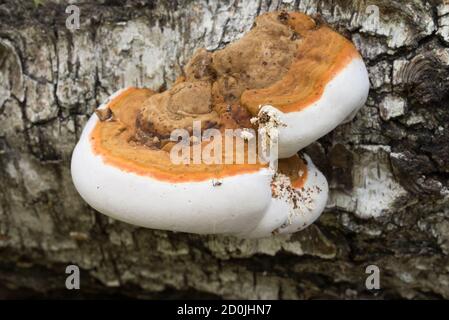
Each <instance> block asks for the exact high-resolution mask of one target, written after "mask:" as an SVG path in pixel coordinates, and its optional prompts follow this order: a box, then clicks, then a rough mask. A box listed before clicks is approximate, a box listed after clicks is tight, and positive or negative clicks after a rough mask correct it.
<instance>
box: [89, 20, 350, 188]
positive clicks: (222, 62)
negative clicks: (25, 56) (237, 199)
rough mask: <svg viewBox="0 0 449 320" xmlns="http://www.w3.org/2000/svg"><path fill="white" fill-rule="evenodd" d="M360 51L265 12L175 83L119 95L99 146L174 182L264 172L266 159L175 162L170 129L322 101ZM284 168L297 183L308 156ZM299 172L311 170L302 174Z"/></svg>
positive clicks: (312, 25)
mask: <svg viewBox="0 0 449 320" xmlns="http://www.w3.org/2000/svg"><path fill="white" fill-rule="evenodd" d="M356 55H358V53H357V51H356V49H355V48H354V46H353V45H352V44H351V42H349V41H348V40H346V39H345V38H344V37H342V36H341V35H339V34H338V33H336V32H334V31H333V30H331V29H330V28H328V27H327V26H324V25H320V24H317V23H316V22H315V21H314V20H313V19H312V18H310V17H308V16H306V15H304V14H300V13H289V14H287V13H269V14H264V15H262V16H259V17H258V18H257V19H256V22H255V24H254V26H253V28H252V29H251V30H250V31H249V32H248V33H247V34H246V35H245V36H244V37H242V38H241V39H240V40H238V41H236V42H234V43H232V44H230V45H229V46H227V47H226V48H224V49H222V50H218V51H215V52H208V51H206V50H204V49H200V50H198V51H197V52H196V53H195V54H194V56H193V57H192V59H191V60H190V61H189V63H188V64H187V66H186V67H185V74H184V76H183V77H181V78H179V79H178V80H177V82H176V83H175V85H174V86H173V87H172V88H171V89H169V90H167V91H165V92H162V93H155V92H152V91H151V90H148V89H136V88H132V89H128V90H126V91H125V92H123V93H121V94H120V95H119V96H118V97H116V98H114V99H113V101H112V102H111V103H110V104H109V105H108V107H109V108H110V109H111V111H112V114H111V115H110V119H108V120H106V121H100V122H98V124H97V125H96V127H95V129H94V131H93V133H92V135H91V139H92V145H93V147H94V150H95V152H96V153H97V154H101V155H102V156H103V158H104V160H105V161H106V162H109V163H111V164H113V165H114V166H117V167H120V168H121V169H124V170H128V171H131V172H135V173H137V174H142V175H150V176H154V177H156V178H158V179H162V180H166V181H201V180H205V179H210V178H221V177H225V176H231V175H235V174H242V173H245V172H254V171H257V170H259V169H260V168H262V167H264V166H265V165H262V164H260V163H256V164H235V163H234V164H224V161H223V164H209V165H206V164H195V165H186V164H183V165H175V164H172V162H171V161H170V150H171V148H172V147H173V145H174V144H175V143H174V142H172V141H170V140H169V138H170V133H171V132H172V131H173V130H175V129H180V128H183V129H186V130H188V131H189V133H190V134H192V123H193V121H201V128H202V130H204V129H209V128H215V129H218V130H220V131H221V132H224V130H225V129H227V128H229V129H237V128H251V127H252V124H251V122H250V119H251V117H253V116H257V115H258V112H259V106H260V105H264V104H271V105H274V106H276V108H278V109H279V110H281V111H283V112H292V111H299V110H301V109H303V108H304V107H306V106H307V105H309V104H311V103H313V102H314V101H315V100H317V99H319V98H320V96H321V95H322V94H323V90H324V87H325V86H326V84H327V83H328V82H329V81H330V80H332V78H333V77H334V76H335V75H336V74H337V73H338V71H339V70H341V69H342V68H343V67H345V65H346V64H348V63H349V62H350V60H351V59H352V58H353V57H355V56H356ZM106 113H108V112H106ZM254 129H257V128H254ZM201 143H202V144H203V145H205V144H207V143H208V142H201ZM289 168H290V169H289ZM291 168H295V170H291ZM296 169H299V170H296ZM280 170H281V172H284V173H285V174H288V175H289V176H290V177H291V180H292V182H293V183H294V184H295V185H296V186H300V185H301V183H302V181H304V180H305V177H306V175H307V174H306V165H305V162H304V161H303V160H302V159H300V158H299V157H297V156H295V157H292V158H290V159H285V160H280ZM298 171H302V172H304V173H305V174H303V175H302V176H301V177H299V176H298V174H297V172H298Z"/></svg>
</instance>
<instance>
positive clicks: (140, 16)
mask: <svg viewBox="0 0 449 320" xmlns="http://www.w3.org/2000/svg"><path fill="white" fill-rule="evenodd" d="M285 2H287V1H285ZM40 3H41V4H37V5H36V3H35V2H33V1H31V0H22V1H13V0H6V1H0V164H1V165H0V190H1V192H0V297H11V296H33V297H39V296H45V295H46V296H51V297H61V296H64V297H99V296H105V295H107V296H112V295H114V296H124V295H126V296H131V297H160V298H172V297H185V298H200V297H212V298H274V299H277V298H280V299H287V298H293V299H295V298H327V297H330V298H388V297H395V298H399V297H400V298H446V299H447V298H449V285H448V283H449V256H448V254H449V208H448V194H449V191H448V186H449V94H448V91H449V90H448V86H449V81H448V80H449V71H448V70H449V19H448V18H449V5H444V4H443V3H442V2H440V1H424V0H423V1H418V0H410V1H407V2H405V3H404V1H399V0H395V1H390V0H371V1H356V0H354V1H347V0H336V1H318V0H301V1H299V0H296V1H291V3H283V2H282V1H265V0H260V1H256V0H251V1H218V0H212V1H161V2H158V3H153V2H149V1H148V2H147V1H132V0H128V1H125V0H123V1H122V0H116V1H98V2H95V3H94V2H92V3H89V2H86V1H83V2H82V4H81V3H80V4H79V5H78V6H79V8H80V10H81V16H80V29H79V30H73V31H71V30H69V29H67V28H66V24H65V21H66V18H67V16H68V14H67V13H65V9H66V7H67V4H66V3H65V1H50V0H47V1H40ZM281 9H285V10H299V11H302V12H306V13H309V14H313V15H319V16H321V18H322V19H323V20H324V21H326V22H327V23H329V24H330V25H332V26H333V27H334V28H336V29H337V30H339V31H340V32H342V33H343V34H345V35H346V36H347V37H350V38H351V39H352V40H353V41H354V43H355V44H356V45H357V47H358V48H359V49H360V52H361V53H362V55H363V56H364V58H365V61H366V63H367V66H368V68H369V72H370V80H371V92H370V96H369V99H368V101H367V103H366V106H365V107H364V108H362V110H361V111H360V113H359V114H358V115H357V116H356V118H355V119H354V120H353V121H352V122H350V123H348V124H345V125H342V126H340V127H339V128H337V129H336V130H335V131H334V132H332V133H330V134H329V135H327V136H326V137H324V138H322V139H320V141H318V142H316V143H314V144H313V145H311V146H309V147H308V148H307V152H308V153H309V155H311V156H312V158H313V159H314V161H315V163H316V164H317V165H318V166H319V167H320V168H321V169H322V171H323V172H324V173H325V174H326V176H327V177H328V180H329V182H330V186H331V189H332V191H331V197H330V201H329V208H328V210H327V212H326V213H325V214H324V215H323V216H322V217H321V218H320V220H319V221H318V223H316V224H315V225H313V226H312V227H310V228H308V229H306V230H305V231H303V232H301V233H298V234H295V235H293V236H291V237H277V238H273V239H265V240H258V241H256V240H251V241H249V240H237V239H234V238H227V237H218V236H197V235H189V234H181V233H172V232H162V231H155V230H146V229H142V228H137V227H133V226H130V225H127V224H125V223H121V222H117V221H112V220H110V219H108V218H107V217H105V216H103V215H101V214H99V213H97V212H95V211H94V210H92V209H90V208H89V207H88V206H87V205H86V204H85V203H84V202H83V201H82V199H81V198H80V197H79V196H78V194H77V193H76V191H75V189H74V187H73V184H72V182H71V178H70V168H69V166H70V155H71V152H72V150H73V147H74V145H75V143H76V141H77V139H78V137H79V135H80V132H81V130H82V128H83V125H84V123H85V122H86V120H87V119H88V117H89V115H90V114H91V113H92V112H93V110H94V108H95V107H96V106H98V105H99V104H100V103H101V102H102V101H103V100H104V99H105V98H106V97H107V96H108V95H109V94H111V93H112V92H114V91H115V90H117V89H119V88H121V87H123V86H126V85H137V86H146V87H150V88H153V89H161V88H164V87H167V86H170V85H171V84H172V83H173V81H174V80H175V78H176V77H177V76H178V75H180V74H181V73H182V69H181V66H183V65H185V63H186V61H187V60H188V59H189V57H190V56H191V55H192V53H193V51H194V50H195V49H196V48H199V47H206V48H207V49H210V50H213V49H217V48H220V47H223V46H224V45H226V44H227V43H229V42H231V41H232V40H234V39H236V38H238V37H239V36H240V35H241V34H242V33H243V32H245V31H246V30H248V29H249V28H250V27H251V25H252V23H253V20H254V17H255V16H257V15H258V14H261V13H263V12H266V11H273V10H281ZM68 264H76V265H78V266H79V267H80V268H81V290H79V291H76V292H75V291H68V290H65V276H66V275H65V273H64V270H65V266H66V265H68ZM368 265H377V266H378V267H379V268H380V270H381V289H380V290H378V291H375V292H373V291H368V290H367V289H366V288H365V279H366V277H367V274H365V268H366V266H368Z"/></svg>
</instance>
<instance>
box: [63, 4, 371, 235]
mask: <svg viewBox="0 0 449 320" xmlns="http://www.w3.org/2000/svg"><path fill="white" fill-rule="evenodd" d="M368 87H369V84H368V78H367V72H366V68H365V65H364V64H363V61H362V59H361V58H360V56H359V54H358V53H357V50H356V49H355V47H354V46H353V45H352V44H351V42H349V41H348V40H346V39H345V38H344V37H342V36H341V35H339V34H338V33H336V32H334V31H333V30H331V29H330V28H329V27H327V26H324V25H319V24H317V23H316V22H315V21H314V20H313V19H311V18H309V17H307V16H306V15H303V14H300V13H289V14H288V13H284V12H282V13H269V14H264V15H262V16H259V17H258V18H257V19H256V22H255V24H254V27H253V28H252V29H251V30H250V31H249V32H248V33H247V34H246V35H245V36H244V37H243V38H241V39H240V40H238V41H236V42H235V43H233V44H230V45H229V46H227V47H226V48H224V49H222V50H218V51H215V52H208V51H206V50H204V49H202V50H198V51H197V52H196V53H195V54H194V56H193V57H192V59H191V60H190V62H189V63H188V64H187V66H186V68H185V75H184V76H183V77H181V78H180V79H178V80H177V82H176V83H175V84H174V86H173V87H172V88H171V89H169V90H167V91H165V92H162V93H155V92H153V91H151V90H149V89H138V88H127V89H124V90H121V91H119V92H117V93H115V94H113V95H112V96H111V97H110V98H109V99H108V100H107V101H106V102H105V103H104V104H103V105H102V106H100V107H99V108H98V109H97V111H96V113H95V114H94V115H92V117H91V118H90V119H89V121H88V123H87V124H86V126H85V128H84V130H83V132H82V135H81V137H80V140H79V142H78V144H77V146H76V147H75V150H74V152H73V156H72V178H73V181H74V184H75V187H76V188H77V190H78V192H79V193H80V195H81V196H82V197H83V198H84V199H85V200H86V202H87V203H89V204H90V205H91V206H92V207H94V208H95V209H97V210H98V211H100V212H102V213H104V214H107V215H109V216H111V217H113V218H117V219H119V220H123V221H126V222H128V223H132V224H135V225H139V226H144V227H149V228H154V229H164V230H172V231H183V232H191V233H200V234H214V233H216V234H232V235H236V236H240V237H266V236H269V235H271V234H277V233H292V232H296V231H298V230H301V229H303V228H304V227H306V226H308V225H309V224H311V223H312V222H313V221H314V220H315V219H317V218H318V217H319V215H320V214H321V213H322V211H323V210H324V207H325V204H326V201H327V193H328V186H327V181H326V179H325V177H324V176H323V175H322V174H321V172H319V171H318V169H316V167H315V166H314V165H313V163H312V161H311V160H310V158H309V157H308V156H307V155H301V156H298V155H296V153H297V152H298V151H299V150H300V149H302V148H303V147H305V146H306V145H308V144H309V143H311V142H313V141H315V140H316V139H318V138H319V137H321V136H323V135H324V134H326V133H327V132H329V131H330V130H332V129H333V128H335V127H336V126H337V125H338V124H339V123H341V122H343V121H344V120H345V119H346V118H348V117H349V116H350V115H351V114H353V113H354V112H356V111H357V110H358V109H359V108H360V107H361V106H362V105H363V104H364V102H365V100H366V97H367V93H368ZM230 129H236V130H237V132H239V135H240V136H241V138H242V139H243V148H240V149H239V148H238V147H237V146H235V145H234V144H232V143H231V145H230V150H231V151H232V153H231V157H229V156H228V153H227V152H228V151H229V148H226V147H227V146H229V144H228V142H229V140H227V133H228V131H229V130H230ZM238 129H241V130H240V131H239V130H238ZM251 129H255V130H257V129H258V130H259V133H260V132H262V133H263V134H262V136H260V135H259V136H257V137H255V134H254V133H255V131H254V130H253V131H251ZM179 138H181V142H178V139H179ZM234 138H236V137H234V136H233V137H232V141H234ZM274 138H277V139H278V146H279V153H278V156H279V158H282V159H280V160H279V166H278V167H279V170H278V171H274V170H273V168H272V167H270V166H269V164H267V163H265V162H264V161H261V160H260V158H258V157H257V159H256V161H250V160H249V159H250V158H251V152H252V151H254V150H253V149H251V146H254V145H255V144H254V143H253V142H254V141H257V143H256V144H259V145H262V146H264V145H265V143H266V142H267V141H268V142H272V140H273V139H274ZM184 147H185V148H184ZM226 149H227V150H226ZM262 149H263V148H262ZM186 150H187V151H186ZM256 153H257V155H258V156H260V153H261V151H260V150H259V149H257V152H256ZM262 153H263V152H262ZM179 154H181V156H180V157H178V158H177V160H176V161H174V159H173V156H174V155H179ZM198 154H199V155H200V156H199V157H198ZM204 155H207V156H208V157H206V158H207V160H206V159H203V156H204ZM253 158H254V157H253ZM239 159H245V160H246V161H245V162H243V163H242V162H239V161H238V160H239ZM253 160H254V159H253Z"/></svg>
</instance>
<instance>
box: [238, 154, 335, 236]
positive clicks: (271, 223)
mask: <svg viewBox="0 0 449 320" xmlns="http://www.w3.org/2000/svg"><path fill="white" fill-rule="evenodd" d="M304 156H305V158H306V160H307V178H306V181H305V183H304V186H303V188H302V189H300V191H301V192H302V193H303V194H307V196H302V197H298V198H297V199H298V200H299V201H297V203H296V205H294V204H293V202H292V201H291V199H289V197H287V195H286V194H283V195H282V194H281V195H280V196H279V197H278V198H272V199H271V204H270V206H269V207H268V208H267V211H266V212H265V215H264V217H263V219H262V220H261V221H260V222H259V224H258V225H257V227H256V228H255V229H254V230H252V231H251V233H249V234H247V235H246V237H247V238H263V237H269V236H270V235H272V232H273V231H275V230H276V232H277V233H279V234H287V233H294V232H297V231H300V230H302V229H304V228H306V227H308V226H309V225H311V224H312V223H313V222H314V221H315V220H316V219H318V218H319V216H320V215H321V213H322V212H323V211H324V208H325V206H326V203H327V198H328V194H329V187H328V184H327V180H326V178H325V177H324V175H323V174H322V173H321V172H320V171H319V170H318V169H317V168H316V167H315V165H314V164H313V162H312V160H311V159H310V158H309V157H308V156H307V155H304Z"/></svg>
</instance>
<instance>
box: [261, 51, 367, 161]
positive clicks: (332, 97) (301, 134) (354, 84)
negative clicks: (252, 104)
mask: <svg viewBox="0 0 449 320" xmlns="http://www.w3.org/2000/svg"><path fill="white" fill-rule="evenodd" d="M368 91H369V78H368V72H367V70H366V67H365V64H364V62H363V60H362V59H361V58H355V59H353V60H352V61H351V62H350V63H349V64H348V65H347V66H346V67H344V68H343V69H342V70H341V71H340V72H339V73H338V74H337V75H336V76H335V77H334V78H333V79H332V80H331V81H330V82H329V83H328V84H327V85H326V87H325V89H324V92H323V95H322V96H321V98H320V99H319V100H318V101H316V102H315V103H313V104H312V105H310V106H308V107H306V108H304V109H303V110H301V111H298V112H289V113H283V112H281V111H279V110H278V109H276V108H275V107H273V106H268V105H266V106H263V107H262V108H261V111H263V110H264V111H268V110H274V111H275V112H276V114H277V115H278V117H279V119H280V121H281V122H282V123H284V124H285V125H286V126H285V127H281V128H280V129H279V157H280V158H288V157H291V156H293V155H294V154H295V153H296V152H298V151H299V150H301V149H302V148H304V147H306V146H307V145H309V144H310V143H312V142H314V141H316V140H318V139H319V138H321V137H322V136H324V135H325V134H327V133H329V132H330V131H332V130H333V129H335V127H337V126H338V125H339V124H340V123H342V122H344V121H345V119H349V118H351V116H354V115H355V112H356V111H357V110H358V109H360V108H361V107H362V106H363V105H364V104H365V101H366V99H367V97H368Z"/></svg>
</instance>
